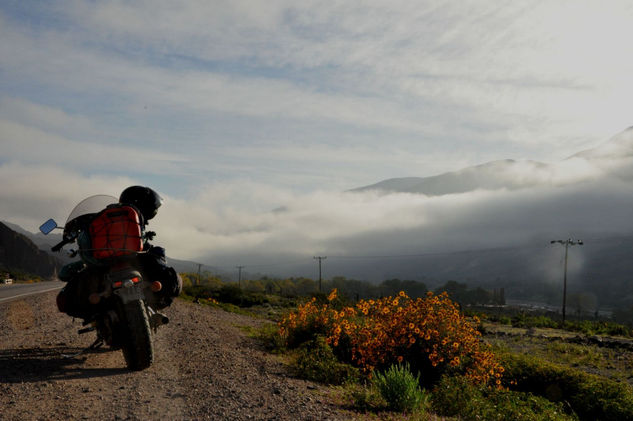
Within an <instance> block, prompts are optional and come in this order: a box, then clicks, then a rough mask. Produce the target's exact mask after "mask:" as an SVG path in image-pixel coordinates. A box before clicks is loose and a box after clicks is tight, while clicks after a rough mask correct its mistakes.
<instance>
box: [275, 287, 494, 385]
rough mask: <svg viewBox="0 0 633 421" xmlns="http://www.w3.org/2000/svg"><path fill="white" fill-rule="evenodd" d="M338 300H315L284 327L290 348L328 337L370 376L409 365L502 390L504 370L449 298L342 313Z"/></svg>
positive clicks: (368, 305) (373, 303) (390, 302)
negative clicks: (461, 376) (459, 375)
mask: <svg viewBox="0 0 633 421" xmlns="http://www.w3.org/2000/svg"><path fill="white" fill-rule="evenodd" d="M336 296H337V292H336V290H333V291H332V293H331V294H330V295H329V297H328V300H329V302H328V303H325V304H317V302H316V299H312V300H311V301H309V302H307V303H305V304H304V305H302V306H300V307H299V308H298V309H297V311H296V312H293V313H290V314H289V315H287V316H286V317H285V318H284V319H283V320H282V321H281V322H280V323H279V326H280V335H281V336H282V338H284V339H285V340H286V343H287V345H288V346H289V347H294V346H299V345H300V344H301V343H302V341H305V340H309V339H311V338H312V337H314V336H315V335H322V336H324V337H325V339H326V342H327V343H328V344H329V345H330V346H331V347H332V349H333V351H334V353H335V354H336V355H337V356H338V357H339V358H341V359H342V360H343V361H345V362H349V363H352V364H353V365H355V366H357V367H359V368H360V369H362V370H363V372H365V373H368V374H369V373H371V372H372V370H374V369H383V368H386V367H389V366H390V365H392V364H396V363H402V362H403V361H405V362H408V363H409V364H410V365H411V369H412V370H413V371H414V372H416V371H418V372H422V373H423V377H424V378H425V379H429V380H430V381H437V380H439V378H440V376H441V374H442V373H444V372H446V371H453V372H462V373H463V374H464V375H465V376H466V377H467V378H469V379H471V380H472V381H474V382H475V383H480V384H496V385H497V386H499V385H501V376H502V373H503V367H502V366H501V365H500V364H499V363H498V361H497V359H496V358H495V356H494V354H493V353H492V352H491V351H490V350H489V348H488V347H487V346H485V345H484V344H483V343H481V341H480V333H479V332H478V331H477V329H475V327H474V326H473V324H472V323H470V322H469V321H468V320H467V319H466V318H465V317H464V316H463V315H462V314H461V313H460V311H459V309H458V308H457V306H456V305H455V303H454V302H453V301H451V300H450V299H449V298H448V295H447V294H446V293H442V294H440V295H433V293H431V292H429V293H428V294H427V297H426V298H424V299H422V298H417V299H411V298H409V297H408V296H407V295H406V294H405V293H404V292H403V291H401V292H400V293H399V294H398V296H396V297H385V298H381V299H378V300H361V301H359V302H358V303H357V304H356V305H355V306H354V307H351V306H348V307H343V308H340V309H336V308H334V307H333V306H332V305H331V302H332V301H333V300H335V299H336ZM478 322H479V321H478V319H476V318H475V319H474V323H478Z"/></svg>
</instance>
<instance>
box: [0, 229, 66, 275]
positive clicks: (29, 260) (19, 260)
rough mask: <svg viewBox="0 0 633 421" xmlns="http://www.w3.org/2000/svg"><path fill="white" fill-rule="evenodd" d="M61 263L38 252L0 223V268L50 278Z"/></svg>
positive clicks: (28, 240)
mask: <svg viewBox="0 0 633 421" xmlns="http://www.w3.org/2000/svg"><path fill="white" fill-rule="evenodd" d="M61 266H62V263H61V261H60V260H59V259H56V258H55V257H53V256H51V255H49V254H48V253H46V252H44V251H42V250H40V249H39V248H38V247H37V246H36V245H35V244H34V243H33V242H32V241H31V240H30V239H28V238H27V237H26V236H24V235H22V234H19V233H17V232H15V231H14V230H12V229H11V228H9V227H8V226H6V225H5V224H3V223H1V222H0V267H2V268H3V270H7V271H9V272H16V271H17V272H23V273H31V274H34V275H38V276H41V277H42V278H50V277H53V276H56V275H57V271H58V270H59V269H60V268H61Z"/></svg>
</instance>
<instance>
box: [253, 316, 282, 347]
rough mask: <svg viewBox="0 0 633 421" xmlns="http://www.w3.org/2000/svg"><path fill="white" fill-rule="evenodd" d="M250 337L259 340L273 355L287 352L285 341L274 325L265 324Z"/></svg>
mask: <svg viewBox="0 0 633 421" xmlns="http://www.w3.org/2000/svg"><path fill="white" fill-rule="evenodd" d="M250 336H251V337H254V338H255V339H259V340H260V341H261V342H262V344H263V345H264V347H265V348H266V349H267V350H268V351H271V352H273V353H282V352H285V351H286V343H285V340H284V338H282V337H281V335H280V334H279V329H278V328H277V325H276V324H274V323H265V324H264V325H263V326H262V327H260V328H259V329H256V330H255V332H254V333H253V334H251V335H250Z"/></svg>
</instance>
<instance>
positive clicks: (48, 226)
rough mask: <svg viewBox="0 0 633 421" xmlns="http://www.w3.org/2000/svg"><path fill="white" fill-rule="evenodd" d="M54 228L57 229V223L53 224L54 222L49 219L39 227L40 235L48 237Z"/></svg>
mask: <svg viewBox="0 0 633 421" xmlns="http://www.w3.org/2000/svg"><path fill="white" fill-rule="evenodd" d="M55 228H57V222H55V220H54V219H52V218H51V219H49V220H48V221H46V222H44V223H43V224H42V225H41V226H40V231H41V232H42V234H44V235H48V234H49V233H50V232H51V231H53V230H54V229H55Z"/></svg>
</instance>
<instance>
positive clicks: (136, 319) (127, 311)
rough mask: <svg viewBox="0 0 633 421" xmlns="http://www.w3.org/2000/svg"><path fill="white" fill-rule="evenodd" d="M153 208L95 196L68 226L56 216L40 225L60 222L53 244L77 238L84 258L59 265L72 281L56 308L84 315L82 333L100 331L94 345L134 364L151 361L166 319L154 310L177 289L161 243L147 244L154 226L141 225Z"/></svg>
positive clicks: (51, 226) (52, 225)
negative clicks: (120, 354) (116, 351)
mask: <svg viewBox="0 0 633 421" xmlns="http://www.w3.org/2000/svg"><path fill="white" fill-rule="evenodd" d="M135 187H138V186H135ZM138 188H140V187H138ZM145 189H148V188H145ZM149 190H150V191H151V192H152V193H154V192H153V191H152V190H151V189H149ZM158 197H159V196H158ZM121 198H123V194H122V196H121ZM141 204H142V203H141ZM158 206H160V203H158V205H157V206H155V208H156V209H157V207H158ZM156 209H153V211H152V212H151V215H150V216H149V217H147V215H148V214H147V212H142V211H141V210H139V207H137V206H134V205H133V204H129V203H122V201H121V199H117V198H116V197H113V196H107V195H96V196H91V197H89V198H87V199H85V200H83V201H82V202H80V203H79V204H78V205H77V206H76V207H75V208H74V209H73V210H72V212H71V213H70V215H69V216H68V219H67V221H66V223H65V224H64V226H63V227H58V226H57V223H56V222H55V221H54V220H53V219H49V220H48V221H47V222H45V223H44V224H43V225H42V226H41V227H40V231H41V232H42V233H44V234H48V233H50V232H52V231H53V230H54V229H55V228H62V229H63V239H62V241H61V242H60V243H59V244H57V245H55V246H54V247H52V250H53V251H60V250H61V249H62V247H63V246H64V245H66V244H70V243H74V242H77V245H78V249H77V250H70V254H71V256H73V257H74V256H77V255H79V256H80V258H81V260H80V261H77V262H74V263H71V264H69V265H66V266H65V267H64V268H63V269H62V271H61V272H60V279H62V280H64V281H67V282H68V283H67V285H66V287H65V288H64V289H62V291H61V292H60V294H59V295H58V297H57V305H58V307H59V310H60V311H62V312H64V313H67V314H68V315H70V316H72V317H79V318H81V319H83V320H84V321H83V326H84V328H83V329H81V330H79V333H80V334H82V333H86V332H91V331H96V334H97V339H96V341H95V342H94V343H93V344H92V346H91V347H90V348H91V349H94V348H98V347H100V346H102V345H103V344H106V345H109V346H110V347H112V348H113V349H121V350H122V351H123V355H124V357H125V361H126V363H127V367H128V368H129V369H131V370H143V369H145V368H147V367H149V366H150V365H151V364H152V362H153V359H154V346H153V337H152V336H153V332H154V333H155V332H156V329H157V328H158V327H159V326H161V325H163V324H166V323H168V322H169V319H168V318H167V317H166V316H165V315H163V314H161V313H159V312H158V311H157V310H159V309H161V308H164V307H166V306H167V305H169V304H170V303H171V299H172V298H173V296H174V295H178V294H179V293H180V290H179V289H178V285H176V286H175V287H174V282H176V280H175V279H176V278H177V282H180V279H179V277H178V275H177V274H176V273H175V271H174V270H173V269H172V268H170V267H168V266H166V265H165V264H164V262H165V258H164V250H163V249H162V248H160V247H153V246H151V245H150V244H149V240H151V239H152V238H153V237H154V235H155V233H153V232H151V231H148V232H145V230H144V228H145V224H146V219H151V218H152V217H153V216H154V215H155V214H156ZM144 214H145V215H144ZM161 259H162V260H161ZM62 272H65V273H62ZM62 275H63V276H62ZM174 277H175V278H174ZM166 287H168V288H170V290H169V291H165V288H166ZM180 287H181V284H180ZM174 288H175V289H174ZM174 291H175V292H174ZM152 331H153V332H152Z"/></svg>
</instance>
